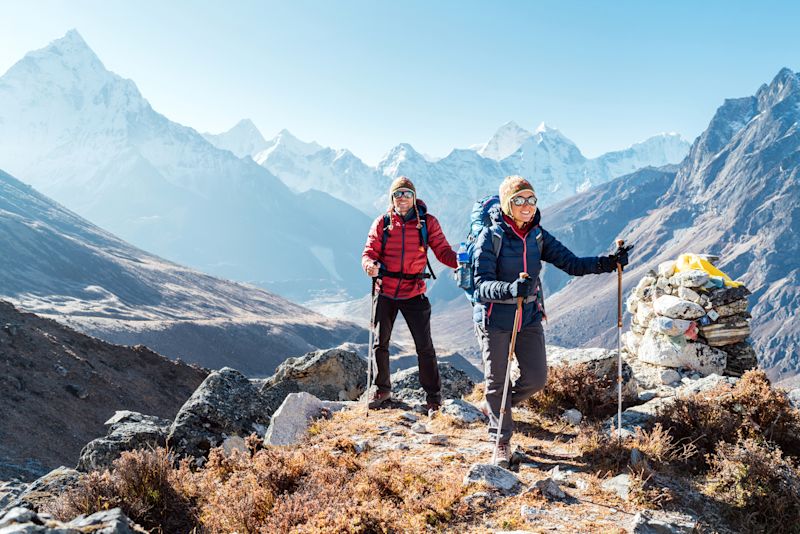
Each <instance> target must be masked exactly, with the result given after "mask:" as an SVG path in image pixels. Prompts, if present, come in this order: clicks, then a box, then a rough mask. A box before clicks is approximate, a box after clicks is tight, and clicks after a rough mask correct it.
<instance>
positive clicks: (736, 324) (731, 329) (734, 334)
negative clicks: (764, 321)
mask: <svg viewBox="0 0 800 534" xmlns="http://www.w3.org/2000/svg"><path fill="white" fill-rule="evenodd" d="M700 333H701V334H702V335H703V337H704V338H706V341H707V342H708V344H709V345H711V346H712V347H722V346H725V345H732V344H734V343H740V342H742V341H744V340H745V339H747V338H748V337H749V336H750V323H749V322H748V321H747V320H745V319H740V318H739V317H738V316H736V315H734V316H732V317H727V318H726V319H724V320H721V321H719V322H716V323H712V324H708V325H703V326H701V327H700Z"/></svg>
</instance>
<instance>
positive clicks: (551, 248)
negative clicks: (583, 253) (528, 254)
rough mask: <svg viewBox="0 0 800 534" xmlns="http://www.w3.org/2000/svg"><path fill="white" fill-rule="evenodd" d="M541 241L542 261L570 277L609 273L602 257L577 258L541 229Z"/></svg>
mask: <svg viewBox="0 0 800 534" xmlns="http://www.w3.org/2000/svg"><path fill="white" fill-rule="evenodd" d="M542 240H543V242H542V260H544V261H546V262H547V263H552V264H553V265H555V266H556V267H558V268H559V269H561V270H562V271H564V272H565V273H567V274H569V275H571V276H583V275H585V274H600V273H605V272H609V271H608V268H607V266H606V265H605V264H604V262H603V260H605V258H604V257H597V256H592V257H586V258H579V257H577V256H576V255H575V254H573V253H572V251H571V250H569V249H568V248H567V247H565V246H564V245H562V244H561V243H560V242H559V241H558V239H556V238H555V237H553V236H552V235H551V234H550V233H549V232H547V231H546V230H545V229H544V228H542ZM606 263H607V262H606Z"/></svg>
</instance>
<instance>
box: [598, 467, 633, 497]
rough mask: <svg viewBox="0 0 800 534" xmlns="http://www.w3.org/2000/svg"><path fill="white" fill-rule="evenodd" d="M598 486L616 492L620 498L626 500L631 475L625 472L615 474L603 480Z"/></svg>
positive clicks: (629, 489) (629, 490)
mask: <svg viewBox="0 0 800 534" xmlns="http://www.w3.org/2000/svg"><path fill="white" fill-rule="evenodd" d="M600 487H601V488H602V489H603V490H605V491H607V492H609V493H616V494H617V495H619V497H620V498H621V499H622V500H624V501H627V500H628V496H629V495H630V492H631V476H630V475H629V474H627V473H623V474H621V475H617V476H615V477H614V478H609V479H608V480H606V481H604V482H603V483H602V484H600Z"/></svg>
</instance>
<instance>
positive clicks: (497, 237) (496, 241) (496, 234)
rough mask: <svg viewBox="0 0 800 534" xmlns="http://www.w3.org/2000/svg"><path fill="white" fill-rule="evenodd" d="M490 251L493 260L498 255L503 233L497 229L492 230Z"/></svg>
mask: <svg viewBox="0 0 800 534" xmlns="http://www.w3.org/2000/svg"><path fill="white" fill-rule="evenodd" d="M490 232H491V233H492V250H494V256H495V258H496V257H498V256H499V255H500V248H501V247H502V246H503V233H502V231H501V230H500V229H499V228H492V229H491V230H490Z"/></svg>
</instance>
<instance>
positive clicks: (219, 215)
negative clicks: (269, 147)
mask: <svg viewBox="0 0 800 534" xmlns="http://www.w3.org/2000/svg"><path fill="white" fill-rule="evenodd" d="M0 164H1V165H2V166H3V167H4V168H5V169H6V170H8V171H10V172H11V173H12V174H14V175H16V176H18V177H19V178H20V179H22V180H24V181H26V182H28V183H31V184H33V185H34V186H36V187H37V189H39V190H41V191H42V192H43V193H45V194H47V195H48V196H51V197H53V198H54V199H55V200H57V201H59V202H61V203H62V204H64V205H66V206H67V207H69V208H70V209H73V210H75V211H76V212H77V213H78V214H80V215H82V216H84V217H86V218H87V219H89V220H91V221H92V222H93V223H95V224H98V225H100V226H101V227H103V228H107V229H108V230H110V231H112V232H113V233H115V234H117V235H119V236H120V237H122V238H123V239H125V240H126V241H129V242H131V243H133V244H135V245H137V246H140V247H142V248H145V249H147V250H149V251H152V252H154V253H156V254H158V255H159V256H162V257H166V258H169V259H171V260H175V261H179V262H181V263H184V264H187V265H190V266H192V267H195V268H199V269H201V270H203V271H205V272H209V273H213V274H216V275H220V276H224V277H227V278H232V279H235V280H241V281H249V282H254V283H257V284H259V285H261V286H262V287H267V288H272V289H273V290H276V291H278V292H280V293H281V294H283V295H290V296H292V297H295V298H299V299H305V298H307V297H308V295H309V293H312V292H316V291H320V290H324V291H329V292H340V291H349V292H355V291H356V290H359V291H358V292H359V293H360V286H361V285H363V273H362V272H361V269H360V266H359V256H360V251H361V247H362V246H363V235H362V234H363V233H364V232H365V228H368V227H369V222H370V221H369V220H368V219H367V218H366V217H365V216H364V215H363V214H360V212H358V211H357V210H355V209H354V208H351V207H350V206H349V205H347V204H343V203H341V202H339V201H337V200H336V199H334V198H331V197H330V196H328V195H325V194H321V195H318V196H317V197H316V198H315V203H313V204H312V203H309V202H308V201H307V200H306V199H304V198H303V197H300V196H298V195H296V194H294V193H293V192H292V191H290V190H289V189H288V188H287V187H286V186H285V185H284V183H283V182H281V181H280V180H279V179H277V178H276V177H275V176H273V175H272V174H271V173H270V172H268V171H267V170H266V169H264V168H263V167H261V166H259V165H258V164H256V163H255V162H254V161H253V160H252V159H250V158H239V157H237V156H235V155H234V154H233V153H231V152H230V151H228V150H221V149H218V148H216V147H215V146H213V145H212V144H211V143H209V142H208V141H207V140H206V139H204V138H203V137H202V136H201V135H200V134H199V133H197V132H196V131H195V130H193V129H191V128H187V127H185V126H182V125H180V124H177V123H174V122H171V121H170V120H169V119H167V118H166V117H164V116H163V115H160V114H159V113H157V112H155V111H154V110H153V109H152V108H151V107H150V105H149V103H148V102H147V101H146V100H145V99H144V98H143V97H142V96H141V94H140V93H139V91H138V89H137V88H136V86H135V84H134V83H133V82H132V81H130V80H125V79H123V78H121V77H119V76H117V75H116V74H114V73H112V72H109V71H108V70H106V69H105V67H103V64H102V63H101V62H100V60H99V59H98V58H97V56H96V55H95V54H94V52H92V50H91V49H90V48H89V47H88V46H87V45H86V43H85V42H84V41H83V39H82V38H81V37H80V35H79V34H78V33H77V32H76V31H74V30H73V31H70V32H68V33H67V34H66V35H65V36H64V37H63V38H61V39H58V40H56V41H54V42H53V43H51V44H50V45H49V46H47V47H45V48H44V49H41V50H37V51H34V52H31V53H29V54H27V55H26V56H25V57H24V58H23V59H22V60H20V61H19V62H18V63H16V64H15V65H14V66H12V67H11V68H10V69H9V70H8V72H7V73H6V74H4V75H3V76H2V77H0ZM321 213H324V214H325V223H324V224H323V225H322V226H320V225H319V223H318V222H317V221H318V220H319V215H320V214H321ZM330 229H335V230H336V239H332V238H331V232H330ZM323 230H325V231H323ZM278 258H280V261H276V260H277V259H278Z"/></svg>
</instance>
